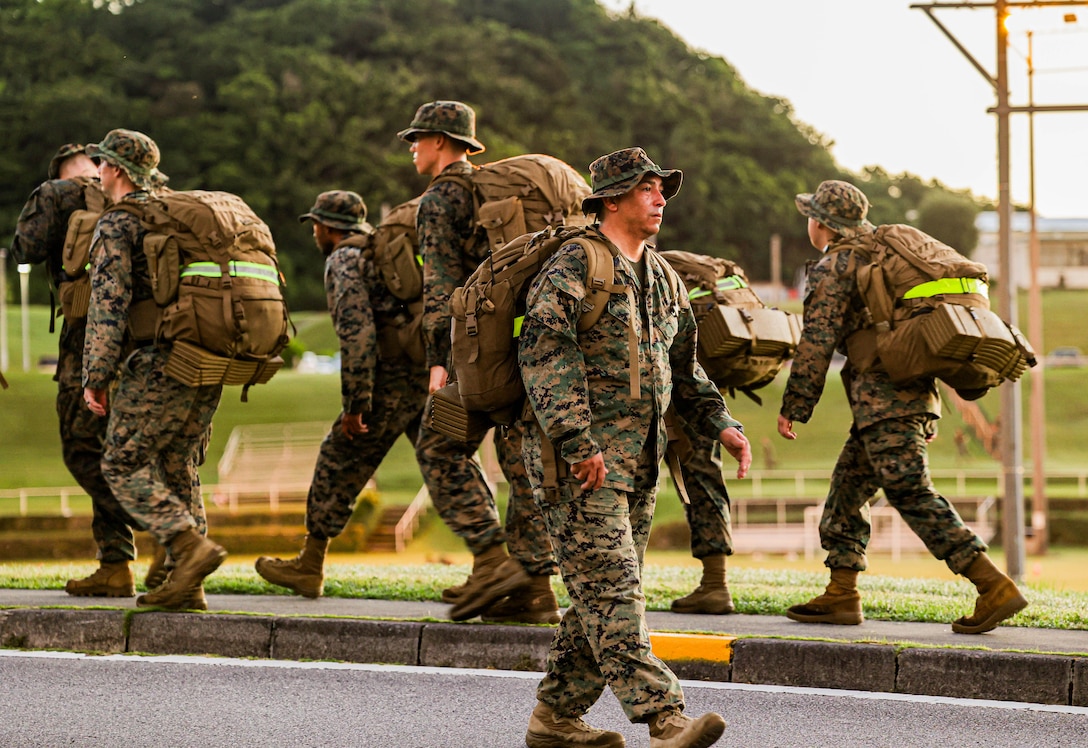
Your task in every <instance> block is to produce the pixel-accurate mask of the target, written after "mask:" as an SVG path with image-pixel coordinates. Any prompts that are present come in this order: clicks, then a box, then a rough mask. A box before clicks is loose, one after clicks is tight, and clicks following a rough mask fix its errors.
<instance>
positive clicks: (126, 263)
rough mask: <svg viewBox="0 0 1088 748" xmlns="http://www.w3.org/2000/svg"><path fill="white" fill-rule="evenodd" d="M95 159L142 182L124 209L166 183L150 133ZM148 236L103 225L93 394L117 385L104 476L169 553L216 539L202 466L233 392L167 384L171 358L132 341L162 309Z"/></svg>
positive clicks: (89, 358)
mask: <svg viewBox="0 0 1088 748" xmlns="http://www.w3.org/2000/svg"><path fill="white" fill-rule="evenodd" d="M148 144H150V145H148ZM94 155H96V156H100V157H102V158H104V159H106V160H107V161H110V162H111V163H114V162H116V163H117V164H118V165H120V166H122V168H124V169H125V171H126V173H128V174H129V176H130V178H131V179H132V181H133V182H135V183H136V185H137V187H138V189H137V191H135V192H130V193H129V194H128V195H126V196H124V198H123V200H122V203H132V204H140V203H142V202H146V201H147V200H148V197H149V195H150V192H149V190H151V189H154V188H155V187H157V186H158V185H161V184H162V183H164V182H165V177H164V176H163V175H161V173H160V172H159V171H158V170H157V169H156V168H155V164H157V163H158V149H157V147H155V146H154V143H153V141H151V140H150V139H149V138H147V136H144V135H142V134H139V133H132V132H131V131H123V130H114V131H111V132H110V133H109V134H108V135H107V136H106V139H104V140H103V142H102V143H101V144H99V145H98V146H97V150H96V152H95V153H94ZM145 234H146V231H145V229H144V228H143V227H142V226H141V225H140V221H139V219H138V218H137V217H136V216H134V215H133V214H132V213H129V212H126V211H124V210H107V211H106V212H105V213H104V214H103V215H102V218H101V219H99V222H98V226H97V228H96V230H95V237H94V240H93V245H92V246H93V249H92V265H93V267H92V271H91V304H90V311H89V313H88V317H87V340H86V345H85V348H84V360H83V386H84V387H85V388H86V389H89V390H99V391H101V390H106V389H107V388H108V387H110V386H111V385H113V386H115V389H114V391H113V397H112V401H111V404H110V413H109V424H108V426H107V435H106V443H105V451H104V455H103V458H102V473H103V475H104V476H105V478H106V481H107V482H108V483H109V485H110V487H111V489H112V490H113V492H114V495H115V496H117V499H118V501H119V502H120V503H121V506H123V507H124V509H125V510H126V511H127V512H128V514H129V515H130V516H131V517H132V518H133V520H134V521H135V522H136V524H137V525H138V526H139V527H140V528H141V529H147V530H149V531H150V532H151V533H152V534H153V535H154V536H155V538H156V540H158V541H159V543H160V544H162V545H164V546H169V545H170V544H171V542H172V541H174V539H175V538H176V537H177V536H178V535H180V534H182V533H184V532H186V531H187V530H190V529H195V530H196V531H197V532H198V533H200V534H201V535H203V534H205V533H206V530H207V525H206V521H205V515H204V504H203V497H202V496H201V495H200V491H199V485H200V482H199V478H198V476H197V464H198V461H199V460H201V459H202V455H203V450H204V446H205V440H206V438H207V434H208V431H209V429H210V428H211V422H212V416H213V415H214V413H215V410H216V408H217V407H218V405H219V398H220V396H221V394H222V389H223V388H222V386H221V385H205V386H201V387H187V386H185V385H183V384H181V383H180V382H178V381H177V380H175V379H173V378H172V377H169V376H167V375H166V374H165V372H164V367H165V365H166V361H167V358H168V356H169V349H168V348H165V347H162V346H160V345H157V344H155V343H154V341H152V340H136V339H134V338H133V336H132V335H131V334H130V331H129V313H130V309H132V307H133V306H134V305H136V304H139V303H141V302H143V303H154V302H153V301H151V299H152V291H151V279H150V273H149V269H148V263H147V258H146V256H145V255H144V253H143V250H142V247H143V241H144V236H145Z"/></svg>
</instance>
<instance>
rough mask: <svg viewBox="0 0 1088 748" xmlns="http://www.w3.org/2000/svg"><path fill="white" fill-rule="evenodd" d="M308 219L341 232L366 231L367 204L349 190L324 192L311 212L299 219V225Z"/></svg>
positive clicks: (318, 197) (315, 202)
mask: <svg viewBox="0 0 1088 748" xmlns="http://www.w3.org/2000/svg"><path fill="white" fill-rule="evenodd" d="M307 219H310V220H312V221H315V222H316V223H320V224H321V225H323V226H328V227H329V228H333V229H340V230H341V231H360V232H361V231H366V229H367V222H366V203H364V202H363V198H362V197H360V196H359V195H358V193H355V192H349V191H348V190H330V191H328V192H322V193H321V194H320V195H318V196H317V200H315V201H314V207H312V208H310V212H309V213H303V214H302V215H301V216H299V217H298V220H299V223H303V222H305V221H306V220H307Z"/></svg>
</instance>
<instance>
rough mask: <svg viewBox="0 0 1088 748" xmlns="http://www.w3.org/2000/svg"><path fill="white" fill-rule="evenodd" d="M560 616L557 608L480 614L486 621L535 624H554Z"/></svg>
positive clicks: (481, 618) (482, 619)
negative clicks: (536, 611) (547, 611)
mask: <svg viewBox="0 0 1088 748" xmlns="http://www.w3.org/2000/svg"><path fill="white" fill-rule="evenodd" d="M560 618H561V616H560V615H559V611H558V610H553V611H551V612H549V613H524V614H518V613H513V614H511V615H508V616H489V615H483V616H480V620H481V621H484V622H486V623H531V624H537V625H541V624H544V625H548V626H555V625H557V624H558V623H559V620H560Z"/></svg>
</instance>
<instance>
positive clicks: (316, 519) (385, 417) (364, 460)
mask: <svg viewBox="0 0 1088 748" xmlns="http://www.w3.org/2000/svg"><path fill="white" fill-rule="evenodd" d="M349 194H351V195H354V193H349ZM343 195H345V193H344V192H341V191H336V192H331V193H323V194H322V195H321V196H320V197H319V198H318V203H317V206H315V208H316V207H318V206H320V211H321V212H320V213H314V212H311V213H308V214H306V215H305V216H302V218H303V219H305V218H312V219H313V220H315V221H320V222H322V223H324V224H325V225H330V226H332V227H333V228H343V229H344V230H351V231H352V232H355V231H356V230H358V231H359V232H361V233H351V234H349V235H348V236H347V237H346V238H345V239H344V240H342V241H341V242H340V243H339V244H337V245H336V247H335V248H334V249H333V251H332V253H331V254H330V255H329V256H328V259H327V260H326V261H325V292H326V294H327V297H328V305H329V312H330V313H331V314H332V320H333V327H334V328H335V329H336V334H337V337H338V338H339V339H340V392H341V401H342V408H343V410H342V412H341V414H340V415H339V416H337V418H336V421H335V422H334V423H333V425H332V428H331V429H330V430H329V433H328V435H327V436H326V437H325V440H324V441H323V442H322V443H321V450H320V452H319V453H318V458H317V464H316V466H315V467H314V476H313V481H312V482H311V484H310V493H309V496H308V497H307V500H306V530H307V531H308V532H309V533H310V534H311V535H312V536H314V537H316V538H319V539H324V538H335V537H336V536H337V535H339V534H340V533H341V532H343V530H344V527H345V526H346V525H347V523H348V520H349V519H350V518H351V513H352V510H353V509H354V507H355V500H356V498H357V497H358V496H359V492H360V491H362V489H363V487H364V486H365V485H366V483H367V481H369V480H370V478H371V476H372V475H373V474H374V471H375V470H377V468H378V465H379V464H380V463H381V461H382V459H384V458H385V456H386V454H388V452H389V450H390V448H391V447H392V446H393V443H394V442H395V441H396V440H397V437H398V436H400V435H401V434H405V435H406V436H407V437H408V439H409V440H410V441H412V442H413V443H414V442H415V439H416V437H417V435H418V428H419V419H420V415H421V413H422V411H423V403H424V401H425V400H426V398H427V370H426V369H425V368H424V367H423V365H422V364H421V363H414V362H412V361H411V360H410V359H409V358H408V356H407V355H405V354H404V353H403V352H402V351H400V350H397V349H396V347H395V345H393V344H388V343H387V344H386V345H383V344H382V343H383V341H387V340H390V339H391V338H392V339H395V332H396V330H397V328H399V327H403V326H404V325H405V324H407V323H408V321H409V314H408V311H407V309H406V308H405V306H404V302H402V301H400V300H398V299H397V298H396V297H395V296H393V294H392V293H390V292H389V289H388V288H387V287H386V285H385V283H384V282H383V281H382V279H381V276H380V274H379V272H378V268H377V266H376V264H375V263H374V262H372V261H370V260H369V259H367V260H364V257H365V256H366V252H367V249H368V247H369V245H370V234H371V233H372V231H373V229H371V228H370V227H369V225H368V224H365V222H363V221H361V225H360V226H358V227H356V226H350V227H344V226H342V225H339V224H337V221H336V219H335V218H332V217H330V216H333V215H336V214H346V213H347V212H348V210H349V208H345V207H344V206H342V205H340V203H342V202H345V200H346V198H343V197H342V196H343ZM355 197H358V196H355ZM337 198H339V200H338V199H337ZM359 200H360V202H361V198H359ZM349 207H350V206H349ZM364 211H365V208H364ZM364 216H365V213H364ZM345 413H351V414H361V415H362V420H363V423H365V424H366V425H367V427H368V430H367V432H366V433H364V434H356V435H354V436H353V437H352V438H348V437H347V436H346V435H345V434H344V432H343V430H342V428H341V423H342V421H343V418H344V414H345Z"/></svg>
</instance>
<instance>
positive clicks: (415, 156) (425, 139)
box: [408, 132, 442, 177]
mask: <svg viewBox="0 0 1088 748" xmlns="http://www.w3.org/2000/svg"><path fill="white" fill-rule="evenodd" d="M441 138H442V136H441V135H440V134H439V133H422V132H421V133H416V135H415V137H414V138H413V140H412V145H411V146H410V147H409V149H408V150H409V151H411V153H412V163H413V164H415V166H416V171H417V172H418V173H419V174H427V175H429V176H432V177H433V176H435V169H436V167H437V166H438V163H439V160H438V157H439V148H438V144H439V142H440V140H441Z"/></svg>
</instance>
